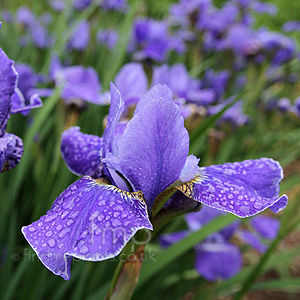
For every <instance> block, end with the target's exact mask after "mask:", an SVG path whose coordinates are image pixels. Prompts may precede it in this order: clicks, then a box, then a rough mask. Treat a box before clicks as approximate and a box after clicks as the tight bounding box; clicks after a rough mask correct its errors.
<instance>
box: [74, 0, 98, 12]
mask: <svg viewBox="0 0 300 300" xmlns="http://www.w3.org/2000/svg"><path fill="white" fill-rule="evenodd" d="M92 1H93V0H73V6H74V7H75V8H76V9H77V10H84V9H86V8H87V7H88V6H89V5H90V4H91V3H92Z"/></svg>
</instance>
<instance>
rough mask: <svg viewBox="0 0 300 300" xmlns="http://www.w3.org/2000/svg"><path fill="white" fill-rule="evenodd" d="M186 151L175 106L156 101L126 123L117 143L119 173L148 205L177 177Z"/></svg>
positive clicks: (166, 101)
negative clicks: (140, 192)
mask: <svg viewBox="0 0 300 300" xmlns="http://www.w3.org/2000/svg"><path fill="white" fill-rule="evenodd" d="M188 149H189V137H188V133H187V130H186V129H185V128H184V124H183V118H182V117H181V115H180V112H179V109H178V106H177V105H176V104H174V103H173V102H171V101H169V100H166V99H164V98H160V99H155V100H153V101H151V102H150V103H149V104H148V105H146V106H145V107H144V108H143V109H141V110H140V112H139V113H138V114H136V115H135V116H134V117H133V118H132V119H131V120H130V122H129V123H128V125H127V127H126V129H125V132H124V134H123V136H122V137H121V140H120V144H119V152H120V154H119V157H118V159H119V164H120V168H121V172H122V174H124V175H125V177H126V178H127V179H128V180H129V181H130V183H131V184H132V185H133V187H134V188H135V190H136V191H138V190H142V191H143V194H144V196H145V199H146V201H147V204H148V206H150V207H151V206H152V204H153V202H154V200H155V198H156V196H157V195H158V194H159V193H160V192H162V191H163V190H164V189H166V188H167V187H168V186H169V185H171V184H172V183H173V182H174V181H176V180H177V179H178V178H179V175H180V172H181V170H182V169H183V167H184V164H185V162H186V158H187V155H188Z"/></svg>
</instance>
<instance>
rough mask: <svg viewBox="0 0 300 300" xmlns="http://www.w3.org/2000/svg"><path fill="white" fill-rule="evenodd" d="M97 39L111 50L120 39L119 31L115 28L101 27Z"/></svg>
mask: <svg viewBox="0 0 300 300" xmlns="http://www.w3.org/2000/svg"><path fill="white" fill-rule="evenodd" d="M97 41H98V43H99V44H103V45H105V46H106V47H107V48H108V49H109V50H111V49H113V48H114V47H115V45H116V43H117V41H118V32H117V31H115V30H113V29H99V30H98V32H97Z"/></svg>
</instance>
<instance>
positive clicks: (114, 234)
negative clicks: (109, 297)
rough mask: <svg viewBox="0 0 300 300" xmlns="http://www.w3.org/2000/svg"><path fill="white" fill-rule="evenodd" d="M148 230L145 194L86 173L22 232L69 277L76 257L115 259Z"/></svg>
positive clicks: (49, 264) (44, 259) (46, 259)
mask: <svg viewBox="0 0 300 300" xmlns="http://www.w3.org/2000/svg"><path fill="white" fill-rule="evenodd" d="M143 228H145V229H150V230H152V225H151V223H150V221H149V218H148V213H147V207H146V204H145V202H144V200H143V195H142V193H140V192H137V193H127V192H123V191H121V190H119V189H118V188H116V187H115V186H112V185H107V184H105V183H104V182H103V181H102V180H94V179H92V178H90V177H83V178H81V179H79V180H78V181H76V182H75V183H73V184H72V185H71V186H69V187H68V188H67V189H66V190H65V191H64V192H63V193H61V194H60V196H58V198H57V199H56V200H55V202H54V203H53V205H52V207H51V209H50V210H49V211H48V212H47V214H46V215H45V216H42V217H41V218H40V219H39V220H38V221H36V222H34V223H32V224H30V225H28V226H24V227H23V228H22V233H23V234H24V236H25V238H26V240H27V241H28V243H29V244H30V246H31V247H32V248H33V250H34V251H35V252H36V254H37V256H38V257H39V259H40V260H41V262H42V263H43V264H44V265H45V266H46V267H47V268H48V269H49V270H50V271H52V272H53V273H54V274H56V275H60V276H62V277H63V278H64V279H66V280H68V279H70V268H71V260H72V259H71V257H72V256H73V257H76V258H80V259H83V260H88V261H102V260H105V259H109V258H112V257H115V256H117V255H118V254H119V253H120V252H121V250H122V249H123V248H124V246H125V245H126V243H127V242H128V241H129V240H130V239H131V237H132V236H133V235H134V234H135V233H136V232H137V231H138V230H139V229H143Z"/></svg>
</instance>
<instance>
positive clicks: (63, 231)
mask: <svg viewBox="0 0 300 300" xmlns="http://www.w3.org/2000/svg"><path fill="white" fill-rule="evenodd" d="M70 231H71V229H70V228H64V229H63V230H62V231H61V232H60V233H59V234H58V236H59V238H61V239H62V238H63V237H65V236H66V234H67V233H69V232H70Z"/></svg>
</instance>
